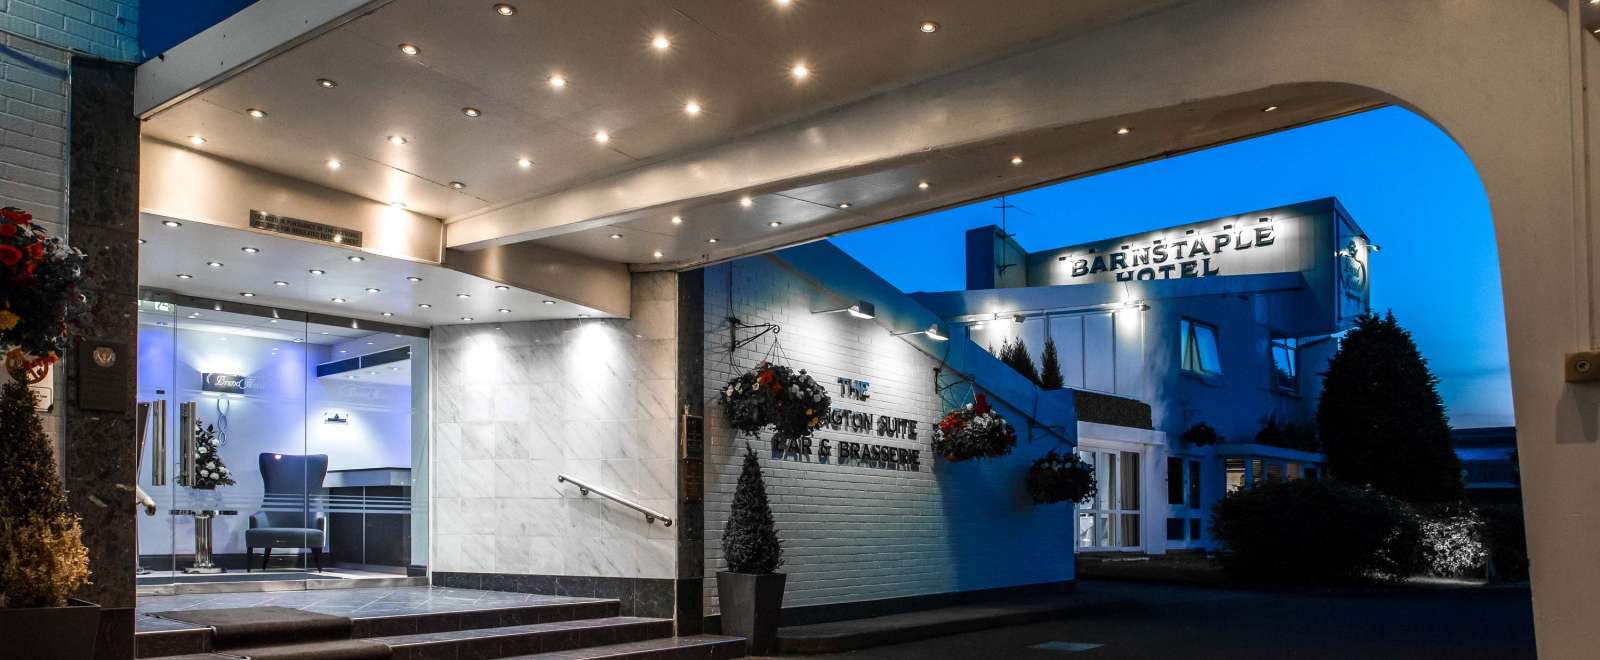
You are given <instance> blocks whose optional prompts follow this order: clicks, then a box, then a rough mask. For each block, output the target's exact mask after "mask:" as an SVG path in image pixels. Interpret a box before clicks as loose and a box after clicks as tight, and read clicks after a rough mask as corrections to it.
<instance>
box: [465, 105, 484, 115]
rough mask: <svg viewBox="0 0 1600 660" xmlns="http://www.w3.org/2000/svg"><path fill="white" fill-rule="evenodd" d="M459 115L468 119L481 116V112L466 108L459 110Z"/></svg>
mask: <svg viewBox="0 0 1600 660" xmlns="http://www.w3.org/2000/svg"><path fill="white" fill-rule="evenodd" d="M461 114H464V115H466V116H468V117H479V116H482V115H483V111H482V110H479V109H477V108H473V107H466V108H462V109H461Z"/></svg>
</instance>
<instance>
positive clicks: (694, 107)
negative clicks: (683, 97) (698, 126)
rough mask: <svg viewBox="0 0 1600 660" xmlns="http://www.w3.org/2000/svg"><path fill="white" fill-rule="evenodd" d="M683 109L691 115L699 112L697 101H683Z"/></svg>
mask: <svg viewBox="0 0 1600 660" xmlns="http://www.w3.org/2000/svg"><path fill="white" fill-rule="evenodd" d="M683 111H684V112H687V113H689V114H691V115H698V114H700V103H699V102H698V101H690V102H688V103H685V104H683Z"/></svg>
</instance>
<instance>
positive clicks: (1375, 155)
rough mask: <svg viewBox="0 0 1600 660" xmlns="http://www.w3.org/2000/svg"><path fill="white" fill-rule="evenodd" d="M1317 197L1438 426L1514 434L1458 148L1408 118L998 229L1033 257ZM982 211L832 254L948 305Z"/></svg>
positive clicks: (1493, 280)
mask: <svg viewBox="0 0 1600 660" xmlns="http://www.w3.org/2000/svg"><path fill="white" fill-rule="evenodd" d="M1328 196H1336V197H1338V198H1339V201H1340V202H1341V203H1343V204H1344V206H1345V208H1346V209H1348V210H1349V211H1350V214H1351V215H1352V216H1354V217H1355V219H1356V222H1357V223H1359V224H1360V225H1361V227H1362V229H1364V230H1366V232H1367V234H1368V235H1370V236H1371V237H1372V240H1373V242H1375V243H1377V244H1378V245H1380V246H1382V248H1383V251H1382V252H1381V253H1379V254H1377V255H1374V257H1373V263H1372V307H1373V309H1374V310H1375V311H1379V312H1381V311H1382V310H1385V309H1391V310H1393V311H1394V314H1395V316H1396V317H1397V318H1398V319H1399V320H1400V323H1401V325H1403V326H1404V327H1406V328H1408V329H1410V330H1411V332H1412V334H1413V335H1414V336H1415V338H1416V341H1417V345H1418V346H1419V347H1420V348H1421V349H1422V354H1423V356H1424V357H1426V358H1428V360H1429V364H1430V366H1431V367H1432V368H1433V372H1434V375H1436V376H1438V377H1439V391H1440V394H1442V395H1443V397H1444V401H1445V405H1446V407H1447V408H1448V410H1449V413H1450V418H1451V425H1452V426H1455V427H1458V428H1469V427H1476V426H1500V425H1507V426H1509V425H1512V424H1513V420H1512V412H1511V378H1510V374H1509V371H1508V366H1507V365H1508V361H1507V358H1506V341H1505V327H1506V326H1505V309H1504V305H1503V303H1502V299H1501V296H1500V265H1499V263H1500V261H1499V255H1498V253H1497V252H1496V249H1495V242H1494V225H1493V223H1492V221H1491V219H1490V213H1489V200H1488V198H1487V197H1486V196H1485V194H1484V190H1483V184H1482V182H1480V181H1479V180H1478V174H1477V171H1476V170H1475V169H1474V168H1473V166H1472V163H1471V161H1469V160H1468V159H1467V155H1466V154H1465V153H1463V152H1462V151H1461V148H1460V147H1458V146H1456V144H1455V142H1454V141H1452V140H1451V139H1450V137H1449V136H1447V135H1445V134H1444V132H1443V131H1441V130H1439V128H1438V127H1436V126H1434V125H1433V124H1431V123H1429V122H1428V121H1427V120H1425V119H1422V118H1421V117H1418V116H1417V115H1415V114H1412V113H1411V112H1409V111H1406V110H1403V109H1400V108H1384V109H1380V110H1375V111H1371V112H1366V113H1361V114H1358V115H1352V116H1349V117H1344V118H1341V119H1336V120H1332V121H1328V122H1324V123H1320V124H1315V125H1311V126H1306V127H1303V128H1298V129H1294V130H1290V131H1284V132H1282V133H1275V134H1272V135H1268V136H1265V137H1260V138H1255V139H1251V140H1247V141H1243V142H1238V143H1234V144H1230V145H1226V146H1222V147H1217V148H1214V149H1208V150H1205V151H1201V152H1196V153H1192V154H1187V155H1184V156H1178V157H1175V158H1170V159H1166V160H1161V161H1156V162H1153V163H1148V164H1144V165H1138V166H1135V167H1129V168H1126V169H1122V170H1117V171H1114V172H1108V173H1105V174H1100V175H1096V176H1092V177H1088V178H1084V179H1078V180H1075V181H1067V182H1064V183H1060V184H1057V185H1054V186H1049V187H1046V188H1041V189H1038V190H1033V191H1029V192H1025V193H1020V194H1016V195H1012V196H1010V197H1009V198H1008V200H1009V201H1010V202H1011V203H1012V204H1014V205H1016V206H1018V207H1021V208H1020V211H1018V210H1014V211H1012V212H1011V213H1010V215H1009V217H1008V222H1007V228H1008V229H1009V230H1010V231H1011V232H1013V233H1015V234H1016V236H1017V240H1018V241H1019V242H1021V243H1022V245H1023V247H1024V248H1026V249H1028V250H1030V251H1032V250H1040V249H1044V248H1050V247H1058V246H1063V245H1070V244H1073V243H1081V242H1084V241H1089V240H1094V239H1099V238H1109V237H1112V236H1120V235H1122V234H1127V233H1132V232H1138V231H1145V230H1150V229H1158V228H1161V227H1167V226H1171V225H1177V224H1182V223H1186V222H1191V221H1196V220H1204V219H1207V218H1212V217H1217V216H1222V215H1229V214H1233V213H1244V212H1248V211H1253V210H1256V209H1262V208H1268V207H1272V206H1278V205H1281V204H1289V203H1293V202H1300V201H1304V200H1308V199H1316V198H1319V197H1328ZM995 203H996V202H995V200H988V201H983V202H977V203H973V204H969V205H967V206H962V207H958V208H953V209H949V210H945V211H940V212H937V213H932V214H929V215H924V216H920V217H917V218H913V219H910V220H905V221H901V222H896V223H892V224H886V225H881V226H878V227H873V228H870V229H865V230H862V231H858V232H855V233H851V234H848V235H845V236H840V237H838V238H835V239H833V241H834V243H835V244H837V245H838V246H839V247H840V248H842V249H844V250H845V251H846V252H848V253H850V255H851V256H853V257H855V258H856V259H858V260H860V261H861V262H862V263H865V264H866V265H867V266H868V267H870V268H872V269H873V270H874V271H876V272H877V273H878V274H879V275H880V276H882V277H884V278H885V279H887V280H889V281H890V282H891V283H893V284H894V285H895V286H897V287H899V288H900V289H901V290H904V291H948V290H953V289H960V288H962V287H963V286H964V284H965V271H964V270H963V264H965V263H966V261H965V260H966V256H965V248H964V244H963V242H962V241H963V236H964V234H965V232H966V230H968V229H970V228H973V227H979V226H983V225H986V224H996V223H998V221H999V212H998V211H997V210H995V209H994V206H995ZM885 245H893V246H895V249H893V250H885V249H883V246H885Z"/></svg>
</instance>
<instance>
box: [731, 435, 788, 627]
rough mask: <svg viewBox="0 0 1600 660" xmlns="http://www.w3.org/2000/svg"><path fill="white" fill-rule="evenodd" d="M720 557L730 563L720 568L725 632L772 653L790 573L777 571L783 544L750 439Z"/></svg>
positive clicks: (781, 560) (734, 494) (745, 449)
mask: <svg viewBox="0 0 1600 660" xmlns="http://www.w3.org/2000/svg"><path fill="white" fill-rule="evenodd" d="M722 557H723V559H725V560H727V562H728V570H726V571H721V572H718V573H717V595H718V597H719V598H720V599H721V604H722V605H721V608H722V632H723V633H725V634H729V635H738V636H740V637H743V638H745V639H746V640H748V642H747V643H748V644H749V652H750V653H753V654H756V655H767V654H771V653H773V652H774V651H776V650H777V643H778V619H779V617H780V616H781V613H782V608H783V584H784V579H785V578H786V577H787V576H785V575H784V574H782V573H778V572H777V570H778V567H780V566H783V543H782V542H781V541H779V540H778V530H777V529H776V528H774V527H773V524H772V507H771V506H769V505H768V504H767V486H766V484H765V483H764V482H763V481H762V480H761V463H760V462H759V461H758V460H757V459H756V454H755V452H754V451H752V450H751V449H750V446H749V445H748V444H747V445H745V448H744V469H743V470H742V471H741V472H740V473H739V485H738V487H736V488H735V489H734V491H733V511H732V513H731V514H730V515H729V516H728V526H727V527H726V528H725V529H724V530H723V532H722Z"/></svg>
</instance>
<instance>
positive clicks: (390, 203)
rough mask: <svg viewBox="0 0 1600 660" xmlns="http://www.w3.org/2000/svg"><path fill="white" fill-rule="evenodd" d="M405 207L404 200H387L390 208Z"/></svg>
mask: <svg viewBox="0 0 1600 660" xmlns="http://www.w3.org/2000/svg"><path fill="white" fill-rule="evenodd" d="M405 207H406V203H405V202H389V208H392V209H403V208H405Z"/></svg>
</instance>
